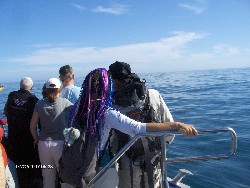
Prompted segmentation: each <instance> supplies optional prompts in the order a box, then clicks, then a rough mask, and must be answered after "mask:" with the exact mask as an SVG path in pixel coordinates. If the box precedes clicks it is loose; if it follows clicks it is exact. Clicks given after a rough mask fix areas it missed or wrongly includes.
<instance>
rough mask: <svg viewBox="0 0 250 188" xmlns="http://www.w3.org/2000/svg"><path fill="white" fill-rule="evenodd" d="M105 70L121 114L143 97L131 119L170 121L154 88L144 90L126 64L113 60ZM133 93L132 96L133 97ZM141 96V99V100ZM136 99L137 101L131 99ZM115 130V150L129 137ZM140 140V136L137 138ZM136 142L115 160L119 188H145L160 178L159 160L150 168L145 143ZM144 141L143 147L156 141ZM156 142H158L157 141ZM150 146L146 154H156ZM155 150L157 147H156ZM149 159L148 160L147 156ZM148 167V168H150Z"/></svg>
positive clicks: (154, 185) (158, 121)
mask: <svg viewBox="0 0 250 188" xmlns="http://www.w3.org/2000/svg"><path fill="white" fill-rule="evenodd" d="M109 73H110V75H111V77H112V79H113V83H114V95H113V105H114V106H115V107H116V108H117V109H119V110H120V111H121V112H122V113H124V114H126V115H127V116H129V114H133V113H135V112H134V109H136V107H133V106H138V104H139V103H142V102H143V100H145V102H144V103H145V104H144V105H143V109H142V110H141V111H139V113H140V114H139V115H137V116H133V115H132V117H131V116H130V117H131V118H132V119H135V118H139V119H135V120H137V121H138V120H139V121H142V122H145V123H150V122H156V123H162V122H174V120H173V117H172V115H171V113H170V111H169V109H168V107H167V105H166V103H165V102H164V100H163V98H162V97H161V95H160V93H159V92H158V91H157V90H155V89H147V88H146V86H145V83H144V82H142V81H140V78H139V77H138V75H136V74H135V73H132V72H131V68H130V65H129V64H127V63H124V62H119V61H116V62H115V63H113V64H111V65H110V66H109ZM140 86H141V87H140ZM130 91H132V92H131V94H128V93H129V92H130ZM140 93H142V94H141V95H140ZM134 95H136V97H135V96H134ZM126 96H128V97H130V98H127V97H126ZM141 96H142V97H141ZM141 98H143V99H142V100H141ZM137 99H138V101H139V102H134V101H136V100H137ZM139 99H140V100H139ZM125 101H127V102H125ZM131 108H132V109H133V110H132V111H131V113H130V112H129V111H130V109H131ZM115 133H116V134H117V136H116V137H115V139H114V140H113V142H112V144H111V147H112V145H113V146H114V145H115V144H117V143H118V149H121V148H122V147H123V146H124V145H125V144H126V143H127V142H126V140H127V141H129V139H130V138H129V137H128V138H127V135H124V134H122V133H120V132H117V131H115ZM141 140H142V139H140V140H139V141H141ZM139 141H138V142H136V143H135V144H134V145H133V146H132V147H133V148H131V149H130V150H129V152H127V153H125V154H124V155H123V156H122V157H121V159H120V161H119V171H118V175H119V188H130V187H134V188H140V187H144V188H147V187H156V186H157V185H158V184H159V182H158V181H157V180H159V177H160V168H159V161H158V162H153V163H154V165H152V168H150V167H149V165H151V164H149V165H148V164H147V156H146V155H145V148H144V147H145V145H144V144H143V141H142V144H141V143H140V142H139ZM145 141H146V142H147V145H146V147H150V146H153V145H155V144H154V143H157V142H156V141H157V140H150V138H146V139H145ZM115 142H117V143H115ZM156 145H157V144H156ZM158 145H160V144H159V143H158ZM153 149H155V148H154V147H150V148H148V150H149V151H150V155H153V156H156V152H155V151H152V150H153ZM159 149H160V148H158V149H157V150H159ZM139 151H141V153H139ZM153 152H154V153H153ZM132 155H133V156H132ZM158 155H159V153H158ZM159 157H160V155H159ZM148 158H149V157H148ZM156 159H157V158H156ZM150 161H152V160H151V158H150ZM155 161H156V160H155ZM149 169H151V171H150V170H149ZM131 176H132V178H131ZM150 178H151V179H150Z"/></svg>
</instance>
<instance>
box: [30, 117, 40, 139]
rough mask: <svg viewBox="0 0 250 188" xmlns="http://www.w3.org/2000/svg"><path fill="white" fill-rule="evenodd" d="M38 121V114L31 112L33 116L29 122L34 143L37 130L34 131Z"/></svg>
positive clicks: (36, 137)
mask: <svg viewBox="0 0 250 188" xmlns="http://www.w3.org/2000/svg"><path fill="white" fill-rule="evenodd" d="M38 120H39V114H38V112H33V115H32V118H31V121H30V132H31V134H32V136H33V138H34V140H35V141H38V135H37V130H36V125H37V123H38Z"/></svg>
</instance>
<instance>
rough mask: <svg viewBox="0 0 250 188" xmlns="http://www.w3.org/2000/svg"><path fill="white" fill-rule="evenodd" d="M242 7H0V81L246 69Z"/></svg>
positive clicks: (88, 0)
mask: <svg viewBox="0 0 250 188" xmlns="http://www.w3.org/2000/svg"><path fill="white" fill-rule="evenodd" d="M249 18H250V1H249V0H155V1H153V0H140V1H139V0H126V1H125V0H123V1H116V0H113V1H109V0H96V1H95V0H54V1H49V0H26V1H20V0H11V1H9V0H1V1H0V44H1V45H0V63H1V64H0V65H1V76H0V82H3V83H5V82H12V81H19V80H20V79H21V78H22V77H24V76H30V77H31V78H33V79H34V80H47V79H48V78H50V77H58V70H59V68H60V67H61V66H63V65H65V64H70V65H72V66H73V68H74V70H75V74H76V76H77V77H83V76H85V75H86V74H87V73H88V72H89V71H91V70H93V69H94V68H97V67H105V68H108V66H109V65H110V64H111V63H113V62H115V61H116V60H119V61H125V62H127V63H129V64H130V65H131V67H132V71H133V72H136V73H147V72H150V73H151V72H169V71H186V70H201V69H221V68H242V67H250V19H249Z"/></svg>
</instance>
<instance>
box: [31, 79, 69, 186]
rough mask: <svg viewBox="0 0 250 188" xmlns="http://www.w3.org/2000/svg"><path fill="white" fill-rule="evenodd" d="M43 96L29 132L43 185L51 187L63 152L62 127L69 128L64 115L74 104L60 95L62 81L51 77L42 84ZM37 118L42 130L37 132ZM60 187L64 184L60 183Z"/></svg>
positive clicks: (35, 109)
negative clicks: (43, 88)
mask: <svg viewBox="0 0 250 188" xmlns="http://www.w3.org/2000/svg"><path fill="white" fill-rule="evenodd" d="M45 87H46V91H45V93H44V94H46V96H47V97H46V96H45V97H46V98H44V99H41V100H39V101H38V102H37V103H36V105H35V108H34V112H33V115H32V119H31V121H30V132H31V134H32V136H33V138H34V140H35V142H36V143H37V145H38V151H39V157H40V161H41V165H42V166H45V167H46V168H43V169H42V175H43V188H54V187H55V183H56V174H57V172H58V167H59V164H58V161H59V159H60V157H61V155H62V150H63V145H64V136H63V130H64V128H67V127H68V124H67V117H68V113H69V111H70V110H71V107H72V106H73V104H72V103H71V102H70V101H69V100H68V99H65V98H61V97H59V93H60V91H61V82H60V80H59V79H57V78H50V79H49V80H48V81H47V82H46V83H45ZM39 120H40V124H41V131H40V132H39V135H38V133H37V126H36V125H37V123H38V122H39ZM61 187H63V188H64V187H67V184H65V183H61Z"/></svg>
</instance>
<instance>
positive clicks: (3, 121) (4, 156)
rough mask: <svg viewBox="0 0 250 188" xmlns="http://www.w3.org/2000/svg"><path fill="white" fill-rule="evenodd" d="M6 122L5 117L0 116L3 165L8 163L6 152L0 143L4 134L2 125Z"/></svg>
mask: <svg viewBox="0 0 250 188" xmlns="http://www.w3.org/2000/svg"><path fill="white" fill-rule="evenodd" d="M6 123H7V121H6V120H5V119H1V118H0V126H1V127H0V147H1V149H2V156H3V160H4V166H5V167H6V166H7V165H8V157H7V154H6V151H5V149H4V147H3V145H2V144H1V141H2V139H3V134H4V129H3V125H5V124H6Z"/></svg>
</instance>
